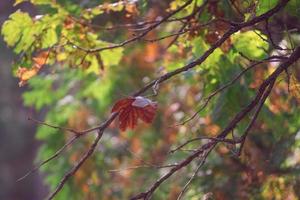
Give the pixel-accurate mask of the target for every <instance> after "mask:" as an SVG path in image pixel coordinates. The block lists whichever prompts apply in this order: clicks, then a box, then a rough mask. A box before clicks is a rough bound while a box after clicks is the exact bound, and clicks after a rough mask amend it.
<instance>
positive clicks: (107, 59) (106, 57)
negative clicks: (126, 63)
mask: <svg viewBox="0 0 300 200" xmlns="http://www.w3.org/2000/svg"><path fill="white" fill-rule="evenodd" d="M122 56H123V48H116V49H111V50H107V51H103V52H101V58H102V61H103V64H104V66H106V67H107V66H108V67H110V66H113V65H117V64H119V62H120V60H121V58H122Z"/></svg>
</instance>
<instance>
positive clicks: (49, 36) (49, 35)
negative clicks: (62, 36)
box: [42, 28, 58, 48]
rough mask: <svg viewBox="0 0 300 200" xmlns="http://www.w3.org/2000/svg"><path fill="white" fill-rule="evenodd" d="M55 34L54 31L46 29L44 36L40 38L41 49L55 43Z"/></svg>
mask: <svg viewBox="0 0 300 200" xmlns="http://www.w3.org/2000/svg"><path fill="white" fill-rule="evenodd" d="M57 41H58V40H57V34H56V31H55V29H53V28H50V29H47V31H46V32H45V34H44V35H43V37H42V48H48V47H51V46H53V45H54V44H55V43H57Z"/></svg>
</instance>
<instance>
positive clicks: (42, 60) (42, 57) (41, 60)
mask: <svg viewBox="0 0 300 200" xmlns="http://www.w3.org/2000/svg"><path fill="white" fill-rule="evenodd" d="M49 53H50V52H49V51H42V52H40V53H39V54H38V55H37V56H35V57H33V58H32V60H33V61H34V63H35V64H36V65H39V66H40V67H42V66H43V65H44V64H46V62H47V59H48V56H49Z"/></svg>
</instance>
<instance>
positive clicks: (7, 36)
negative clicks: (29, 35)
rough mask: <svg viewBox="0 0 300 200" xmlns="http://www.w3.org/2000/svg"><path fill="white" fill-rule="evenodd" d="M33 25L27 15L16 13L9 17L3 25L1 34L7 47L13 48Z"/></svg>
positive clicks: (20, 12)
mask: <svg viewBox="0 0 300 200" xmlns="http://www.w3.org/2000/svg"><path fill="white" fill-rule="evenodd" d="M32 25H33V21H32V19H31V17H30V16H29V15H28V13H24V12H22V11H19V10H18V11H17V12H15V13H13V14H12V15H10V17H9V19H8V20H7V21H6V22H5V23H4V24H3V26H2V30H1V33H2V35H3V36H4V41H5V42H6V43H7V45H8V46H14V45H15V44H16V43H17V42H18V41H19V40H20V38H21V36H22V35H23V34H24V32H25V33H26V32H27V31H26V30H28V27H31V26H32Z"/></svg>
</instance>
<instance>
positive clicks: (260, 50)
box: [1, 0, 300, 200]
mask: <svg viewBox="0 0 300 200" xmlns="http://www.w3.org/2000/svg"><path fill="white" fill-rule="evenodd" d="M26 1H27V2H30V3H32V4H33V5H36V7H37V8H38V9H39V12H40V13H39V15H36V16H31V15H29V14H28V13H26V12H24V11H21V10H18V11H16V12H14V13H12V14H11V15H10V17H9V19H7V21H6V22H5V23H4V24H3V26H2V29H1V33H2V35H3V38H4V41H5V42H6V43H7V45H8V46H10V47H11V48H13V50H14V52H15V53H16V54H17V55H19V59H18V61H17V63H16V64H15V65H14V68H13V73H14V75H15V76H17V77H18V78H19V79H20V82H19V85H20V86H24V85H26V88H27V90H26V92H24V94H23V100H24V104H25V105H26V106H29V107H33V108H35V109H36V110H38V111H43V113H46V114H45V117H44V121H45V122H47V123H49V124H53V125H56V126H59V127H69V128H71V129H73V130H86V129H89V128H92V127H95V126H97V125H99V123H100V122H101V121H103V120H104V119H106V118H107V116H109V114H110V111H111V107H112V105H114V103H115V102H116V101H117V100H118V99H123V101H124V99H125V100H126V103H128V101H130V103H132V102H131V100H132V99H133V97H125V98H124V95H128V96H129V95H132V92H133V91H137V90H138V89H139V88H142V86H143V85H145V84H147V83H149V82H150V80H152V79H153V78H155V77H158V76H160V75H162V74H164V73H166V72H170V71H173V70H176V69H179V68H180V67H183V66H184V65H186V64H188V63H190V62H191V61H193V60H195V59H197V58H199V57H200V56H201V55H203V54H204V53H205V52H206V51H207V50H208V49H209V48H210V47H211V46H213V45H214V43H215V42H216V41H217V40H218V39H219V38H221V36H222V35H223V34H224V33H226V31H227V30H228V29H229V28H230V25H229V24H227V23H225V22H224V21H222V20H216V19H219V18H222V19H228V20H230V21H235V22H236V21H241V20H250V19H252V18H254V17H256V16H259V15H261V14H263V13H265V12H267V11H269V10H270V9H272V8H273V7H274V6H276V5H277V3H278V2H279V1H278V0H261V1H256V0H252V1H242V0H237V1H224V2H223V1H222V2H221V1H220V2H218V1H211V2H210V3H208V5H207V6H206V7H205V8H204V10H203V12H201V14H199V15H194V16H193V17H192V18H189V19H188V20H187V21H186V24H185V25H184V27H183V28H182V29H181V30H179V29H180V27H182V26H183V23H182V21H180V20H174V21H171V22H167V23H165V24H162V25H161V26H159V27H157V28H156V29H153V30H152V31H151V32H149V33H148V34H147V35H146V36H145V37H142V38H140V39H137V40H136V41H134V42H132V43H128V44H124V45H120V46H119V47H118V48H111V47H114V46H115V45H119V44H122V42H123V41H127V40H128V38H134V37H135V36H137V35H138V34H140V33H141V32H142V31H143V29H146V28H147V27H149V25H147V24H142V23H140V24H139V23H137V22H147V21H153V20H154V21H155V20H159V19H161V18H162V17H164V16H167V15H168V14H169V13H171V12H173V11H175V10H176V9H178V8H180V6H182V5H184V4H185V3H186V2H187V1H185V0H174V1H135V0H129V1H118V2H115V1H109V0H108V1H103V0H101V1H96V0H95V1H87V2H88V3H86V1H69V0H57V1H55V0H16V2H15V5H16V6H18V5H19V4H21V3H23V2H26ZM79 2H80V3H79ZM203 3H205V1H204V0H193V1H192V3H191V4H190V5H189V6H187V7H185V8H184V9H183V10H181V11H180V12H178V13H176V14H175V15H174V16H173V17H172V19H173V18H174V19H177V18H182V17H185V16H187V15H189V14H191V13H193V12H194V10H195V8H197V7H200V5H202V4H203ZM298 5H300V2H299V1H297V0H292V1H290V2H289V3H288V5H287V6H286V8H285V9H284V10H283V11H280V12H279V13H277V14H276V16H275V17H274V18H271V20H270V21H269V26H270V30H271V31H272V36H273V37H274V38H276V42H275V43H276V44H277V45H280V46H281V47H282V48H285V47H286V48H292V47H295V46H297V44H299V43H300V42H299V41H300V39H299V38H300V34H299V29H297V31H293V29H294V28H295V27H296V24H297V23H298V24H299V22H300V18H299V15H298V16H297V11H299V6H298ZM298 13H299V12H298ZM289 20H292V21H293V22H294V25H292V24H290V23H289ZM281 24H283V25H282V26H281ZM150 26H151V24H150ZM178 31H179V32H178ZM172 33H175V35H173V36H172V37H167V38H165V39H161V38H162V37H165V36H168V35H170V34H172ZM176 33H177V34H176ZM178 33H180V34H178ZM268 34H269V33H268V31H267V30H266V29H265V26H264V23H261V24H260V25H257V26H251V27H247V28H245V29H243V30H241V31H239V32H237V33H235V34H234V35H232V36H231V37H230V38H229V39H227V40H226V41H225V42H224V43H223V44H222V45H221V46H220V47H219V48H217V49H216V50H215V51H214V52H213V53H212V54H211V55H210V56H209V57H208V58H207V59H206V60H205V61H204V62H203V63H202V64H201V65H200V66H198V67H196V68H193V69H190V70H188V71H186V72H184V73H182V74H181V75H178V76H177V77H176V78H175V77H174V78H173V79H171V80H169V81H168V82H166V83H163V84H161V85H160V84H157V85H156V86H157V88H154V90H155V91H154V93H156V92H158V95H157V96H153V93H152V91H151V90H148V93H147V94H146V95H147V96H149V97H148V98H149V99H152V100H155V101H156V102H157V111H156V112H157V114H156V117H155V119H154V121H153V122H152V118H153V115H154V112H155V111H154V110H156V104H155V105H154V103H153V102H152V101H150V100H149V102H151V103H148V104H147V106H146V107H148V106H150V107H151V108H150V111H149V112H150V115H151V116H150V118H151V120H150V119H144V121H146V122H148V123H149V122H152V124H146V123H136V122H137V121H136V120H137V118H138V116H136V117H134V114H132V117H134V120H133V121H131V122H132V124H127V125H125V127H124V124H123V128H121V124H120V128H121V131H120V130H119V128H118V123H117V122H113V123H112V125H111V126H110V127H109V128H108V129H106V130H105V133H104V135H103V138H102V139H101V141H100V144H99V145H98V147H97V148H96V152H95V153H94V154H93V155H92V157H91V158H90V159H89V160H87V162H86V163H85V164H84V165H82V167H81V168H80V169H79V170H78V171H77V173H76V174H75V175H74V177H73V178H72V179H70V180H68V182H67V183H66V186H65V187H64V188H63V190H62V191H61V192H60V193H59V195H58V196H56V199H70V198H71V199H103V200H105V199H110V200H111V199H128V198H129V197H131V196H133V195H134V194H136V193H139V192H142V191H146V190H147V188H148V187H149V185H150V184H151V183H153V182H155V180H157V179H158V178H159V177H160V176H161V175H162V174H164V173H165V172H166V170H167V169H168V167H161V168H160V167H158V166H165V165H169V164H173V163H177V162H180V161H181V160H183V159H184V158H186V157H187V155H189V154H190V151H193V149H195V148H197V147H198V146H199V145H200V144H203V143H205V142H207V140H200V141H196V142H192V143H190V144H188V145H186V146H185V147H184V149H185V150H182V151H181V150H180V151H176V152H175V153H169V151H170V150H171V149H174V148H175V147H177V146H178V145H179V144H182V143H184V142H185V141H187V140H190V139H192V138H195V137H199V136H206V137H215V136H216V135H217V134H218V133H219V132H220V131H221V130H222V129H223V128H224V127H225V126H226V125H227V124H228V123H229V121H230V120H231V119H232V118H233V116H234V114H235V113H237V112H239V111H240V110H241V109H242V108H244V107H245V106H246V105H247V104H248V103H249V102H250V101H251V99H252V98H253V97H254V95H255V93H256V90H257V88H258V87H259V85H260V84H261V83H262V81H263V80H264V79H265V78H266V77H267V76H268V75H270V74H271V73H272V72H273V71H274V70H275V68H276V67H278V62H262V63H260V64H259V65H257V66H255V67H253V68H252V69H251V70H249V71H247V72H246V73H245V74H244V75H243V76H242V77H241V78H240V79H239V80H237V81H236V82H235V83H234V84H232V85H231V86H230V87H228V88H226V89H225V90H222V91H220V92H219V93H218V94H216V95H215V96H214V97H213V98H211V100H210V101H209V103H208V104H207V106H206V107H205V109H201V112H199V113H197V114H196V117H195V118H194V119H193V120H190V121H188V122H187V123H185V124H180V123H182V122H183V121H185V120H187V119H188V118H189V117H190V116H192V115H193V114H194V113H195V112H196V111H197V110H199V108H201V107H202V106H203V104H204V103H205V97H208V96H209V95H210V94H211V93H213V92H214V91H215V90H217V89H218V88H220V87H222V86H223V85H225V84H227V83H229V82H230V81H231V80H233V79H234V77H236V76H237V75H238V74H239V73H241V72H243V71H244V70H245V69H246V68H247V67H249V66H250V65H251V64H252V62H253V61H262V60H263V59H267V58H268V57H269V56H270V55H285V54H287V53H290V51H289V50H283V49H281V50H280V49H278V48H276V46H274V44H272V41H271V42H270V37H269V35H268ZM175 38H176V41H173V39H175ZM284 45H285V47H284ZM107 47H108V48H107ZM102 48H103V50H99V49H102ZM298 65H299V64H298ZM299 70H300V68H299V67H298V66H297V64H295V65H294V67H293V69H289V71H287V73H289V74H290V75H289V76H287V75H282V76H281V80H278V81H277V82H276V85H275V87H274V89H273V91H272V93H271V94H270V98H269V99H268V100H267V101H266V104H265V105H264V106H263V108H262V111H261V113H260V115H259V118H258V120H257V122H256V123H255V125H254V127H253V128H252V130H251V134H250V135H249V136H248V138H247V140H246V143H245V147H244V150H243V153H242V155H241V157H240V158H237V157H236V156H235V154H234V153H236V152H235V150H236V149H235V148H236V147H235V146H234V145H228V144H221V143H220V144H219V145H218V146H217V147H216V150H215V151H214V152H212V153H211V154H210V155H209V156H208V157H207V160H206V163H205V165H204V166H203V167H202V168H201V169H200V170H199V171H198V173H196V178H195V179H194V180H193V181H192V183H191V184H190V185H189V188H188V191H187V192H186V193H185V194H184V199H200V198H202V197H203V196H205V195H208V194H210V193H212V195H213V198H214V199H299V198H300V194H299V191H297V188H299V185H300V179H299V177H300V176H299V162H300V157H299V144H300V137H299V127H300V116H299V113H300V109H299V103H300V94H299V91H300V89H299V78H300V77H299ZM290 76H291V77H290ZM144 99H146V98H144ZM121 101H122V100H121ZM145 101H146V100H145ZM118 102H119V103H120V100H119V101H118ZM147 102H148V99H147ZM152 104H153V105H152ZM117 105H118V103H117ZM126 106H127V108H128V106H129V107H130V108H128V109H131V110H134V109H137V108H134V106H133V105H132V104H131V105H129V104H128V105H127V104H126ZM146 107H144V108H143V109H144V115H143V114H140V115H139V117H140V118H141V119H143V118H147V117H145V116H146V114H145V113H146V111H145V108H146ZM117 110H118V109H117ZM119 110H120V109H119ZM119 110H118V111H119ZM115 111H116V110H115ZM136 112H138V111H136ZM132 113H135V112H134V111H132ZM125 114H126V113H125ZM121 115H122V113H121V114H120V118H121ZM128 115H129V114H128ZM122 119H123V121H124V114H123V118H121V119H120V120H122ZM249 119H250V117H249V116H247V117H246V118H245V119H243V121H242V122H241V123H240V124H238V126H237V127H235V129H234V131H233V134H234V135H235V136H236V137H237V136H241V135H242V134H243V132H244V130H245V128H246V127H247V123H248V121H249ZM129 121H130V120H129ZM120 123H122V121H120ZM124 123H125V122H124ZM126 123H127V122H126ZM128 123H129V122H128ZM178 124H180V125H178ZM126 127H130V128H134V129H133V130H129V129H127V131H124V130H125V129H126ZM72 135H73V133H70V132H68V131H66V130H60V129H54V128H51V127H47V126H43V125H40V126H39V127H38V129H37V133H36V137H37V139H39V140H41V141H43V145H42V147H41V148H40V150H39V154H38V157H37V163H38V162H40V161H43V160H46V159H48V158H49V157H50V156H51V155H53V154H54V153H55V152H56V151H57V149H59V148H60V147H61V146H63V145H64V144H65V143H66V142H67V141H69V140H70V139H71V138H72ZM94 138H95V135H94V134H93V133H89V134H87V135H85V136H84V137H81V138H80V139H79V140H78V141H76V143H74V144H73V145H72V146H70V147H68V148H67V149H66V151H65V152H64V153H63V154H62V155H61V156H59V157H58V158H57V159H55V160H53V161H51V162H49V163H47V164H46V165H44V166H43V167H42V168H41V171H42V172H43V173H44V174H46V178H45V182H46V183H47V184H48V185H49V187H50V189H51V190H54V189H55V187H56V186H57V185H58V184H59V182H60V180H61V178H62V177H63V176H64V174H65V173H66V172H67V171H68V169H70V167H72V166H74V165H75V163H77V161H78V160H80V158H81V156H82V155H83V153H84V152H85V151H86V149H87V148H88V147H89V146H90V145H91V144H92V142H93V140H94ZM198 164H199V163H197V162H196V161H195V162H193V163H192V164H191V165H189V166H187V167H186V168H184V169H183V170H181V171H179V172H178V173H177V174H175V175H174V176H173V177H171V178H170V179H169V180H168V181H167V182H165V183H164V184H162V185H161V186H160V187H159V189H158V190H157V191H155V193H154V194H153V199H176V198H177V196H178V195H179V193H180V192H181V190H182V187H183V186H184V185H185V183H186V182H187V181H188V180H189V178H190V177H191V175H192V174H193V173H194V171H195V170H196V168H197V166H198ZM23 181H26V179H25V180H23Z"/></svg>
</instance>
